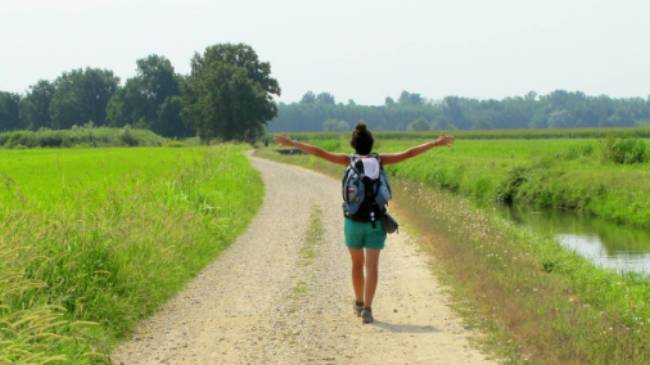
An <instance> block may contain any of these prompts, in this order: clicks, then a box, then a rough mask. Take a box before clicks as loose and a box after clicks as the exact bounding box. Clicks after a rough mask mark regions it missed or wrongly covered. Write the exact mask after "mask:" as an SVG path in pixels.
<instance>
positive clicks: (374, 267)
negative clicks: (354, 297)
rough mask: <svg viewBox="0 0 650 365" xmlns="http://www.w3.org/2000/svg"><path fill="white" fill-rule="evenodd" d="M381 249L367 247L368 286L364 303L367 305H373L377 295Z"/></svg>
mask: <svg viewBox="0 0 650 365" xmlns="http://www.w3.org/2000/svg"><path fill="white" fill-rule="evenodd" d="M380 252H381V250H376V249H370V248H367V249H366V287H365V298H364V300H363V304H364V305H365V306H366V307H371V306H372V300H373V299H374V297H375V289H377V275H378V272H379V253H380Z"/></svg>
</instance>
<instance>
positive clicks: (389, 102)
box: [384, 96, 395, 106]
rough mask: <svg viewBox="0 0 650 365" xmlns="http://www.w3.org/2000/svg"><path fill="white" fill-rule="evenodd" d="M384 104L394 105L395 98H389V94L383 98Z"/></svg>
mask: <svg viewBox="0 0 650 365" xmlns="http://www.w3.org/2000/svg"><path fill="white" fill-rule="evenodd" d="M384 105H386V106H393V105H395V100H393V98H391V97H390V96H387V97H386V99H384Z"/></svg>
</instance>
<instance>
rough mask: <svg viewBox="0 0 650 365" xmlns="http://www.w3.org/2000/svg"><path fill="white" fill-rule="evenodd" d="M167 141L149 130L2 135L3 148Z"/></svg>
mask: <svg viewBox="0 0 650 365" xmlns="http://www.w3.org/2000/svg"><path fill="white" fill-rule="evenodd" d="M164 142H165V138H163V137H161V136H159V135H157V134H155V133H154V132H152V131H150V130H148V129H132V128H130V127H128V126H127V127H124V128H104V127H102V128H93V127H80V128H72V129H60V130H54V129H40V130H38V131H28V130H19V131H12V132H3V133H0V147H4V148H36V147H109V146H111V147H112V146H161V145H163V144H164Z"/></svg>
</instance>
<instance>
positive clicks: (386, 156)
mask: <svg viewBox="0 0 650 365" xmlns="http://www.w3.org/2000/svg"><path fill="white" fill-rule="evenodd" d="M452 143H454V137H452V136H448V135H446V134H444V133H443V134H441V135H440V137H438V138H437V139H435V140H433V141H431V142H427V143H424V144H421V145H419V146H416V147H412V148H409V149H408V150H406V151H404V152H399V153H383V154H381V155H380V156H379V158H381V162H382V163H383V164H391V163H398V162H402V161H404V160H406V159H409V158H411V157H415V156H417V155H419V154H422V153H424V152H426V151H428V150H430V149H432V148H433V147H440V146H450V145H451V144H452Z"/></svg>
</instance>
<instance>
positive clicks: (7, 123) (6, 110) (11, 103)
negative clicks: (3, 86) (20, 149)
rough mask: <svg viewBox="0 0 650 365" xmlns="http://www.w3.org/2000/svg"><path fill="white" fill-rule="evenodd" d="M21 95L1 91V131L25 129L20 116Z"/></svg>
mask: <svg viewBox="0 0 650 365" xmlns="http://www.w3.org/2000/svg"><path fill="white" fill-rule="evenodd" d="M19 105H20V95H18V94H14V93H10V92H6V91H0V131H10V130H14V129H21V128H23V125H22V123H21V122H20V116H19Z"/></svg>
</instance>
